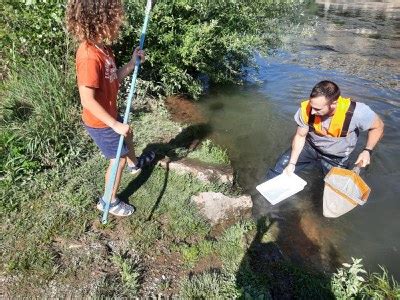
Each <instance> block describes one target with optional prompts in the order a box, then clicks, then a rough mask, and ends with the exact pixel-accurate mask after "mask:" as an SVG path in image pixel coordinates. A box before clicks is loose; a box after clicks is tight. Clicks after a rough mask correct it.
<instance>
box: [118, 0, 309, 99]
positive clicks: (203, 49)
mask: <svg viewBox="0 0 400 300" xmlns="http://www.w3.org/2000/svg"><path fill="white" fill-rule="evenodd" d="M302 2H303V1H291V0H286V1H285V0H284V1H272V0H254V1H245V0H233V1H192V0H174V1H169V0H161V1H157V3H156V5H155V7H154V8H153V12H152V15H151V22H150V24H149V28H148V32H147V36H146V46H145V48H146V50H147V53H148V62H146V63H145V65H144V69H143V70H142V73H141V78H143V79H145V80H148V81H151V82H152V89H153V91H158V92H162V93H163V94H166V95H170V94H174V93H187V94H188V95H190V96H193V97H197V96H198V95H199V94H200V93H201V92H202V90H203V87H202V82H201V78H203V79H205V80H209V81H210V82H211V83H226V82H234V83H237V82H240V80H241V78H242V75H243V67H244V66H249V65H251V64H252V61H253V53H254V51H259V52H262V53H266V52H267V51H268V49H269V48H270V47H276V46H278V45H279V44H280V42H281V37H282V36H283V31H286V32H287V30H288V27H289V22H288V21H287V20H294V22H295V23H296V22H297V21H298V17H299V16H300V15H301V14H299V10H300V9H301V3H302ZM125 5H126V12H127V13H126V15H127V26H126V28H125V30H124V32H123V34H122V37H121V39H120V41H119V42H118V43H117V44H116V45H115V50H116V54H117V58H118V60H120V61H121V60H122V61H126V60H128V59H129V57H130V55H131V53H132V49H133V47H134V45H135V44H136V45H137V37H138V36H139V30H140V24H141V23H142V18H143V10H144V7H143V5H144V3H143V1H140V0H127V1H125Z"/></svg>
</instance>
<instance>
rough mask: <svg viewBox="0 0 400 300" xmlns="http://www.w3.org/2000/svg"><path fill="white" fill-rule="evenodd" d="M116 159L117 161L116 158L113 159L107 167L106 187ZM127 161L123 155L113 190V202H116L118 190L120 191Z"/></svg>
mask: <svg viewBox="0 0 400 300" xmlns="http://www.w3.org/2000/svg"><path fill="white" fill-rule="evenodd" d="M114 161H115V159H111V160H110V164H109V165H108V168H107V172H106V178H105V184H106V185H105V186H106V187H107V184H108V180H109V178H110V174H111V168H112V165H113V163H114ZM125 163H126V157H121V159H120V160H119V166H118V170H117V174H116V176H115V182H114V188H113V191H112V194H111V202H114V201H115V199H116V195H117V191H118V188H119V185H120V183H121V174H122V171H123V170H124V167H125Z"/></svg>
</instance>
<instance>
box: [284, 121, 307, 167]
mask: <svg viewBox="0 0 400 300" xmlns="http://www.w3.org/2000/svg"><path fill="white" fill-rule="evenodd" d="M308 130H309V129H308V127H300V126H299V127H297V131H296V134H295V135H294V137H293V141H292V153H291V154H290V160H289V164H288V165H287V166H286V168H285V169H284V170H283V172H286V173H288V174H291V173H293V172H294V170H295V166H296V163H297V159H298V158H299V155H300V153H301V150H303V148H304V143H305V142H306V136H307V133H308Z"/></svg>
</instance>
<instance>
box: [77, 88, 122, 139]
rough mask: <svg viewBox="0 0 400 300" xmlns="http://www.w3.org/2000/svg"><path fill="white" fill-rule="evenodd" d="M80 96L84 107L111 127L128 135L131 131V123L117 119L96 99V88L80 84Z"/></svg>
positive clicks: (119, 132)
mask: <svg viewBox="0 0 400 300" xmlns="http://www.w3.org/2000/svg"><path fill="white" fill-rule="evenodd" d="M79 96H80V98H81V103H82V106H83V107H84V108H86V109H87V110H89V111H90V112H91V113H92V115H94V116H95V117H96V118H97V119H99V120H100V121H102V122H103V123H104V124H106V125H107V126H109V127H111V128H112V129H113V130H114V131H115V132H116V133H118V134H122V135H124V136H126V135H127V134H128V132H129V125H128V124H123V123H121V122H118V121H117V120H115V119H114V118H113V117H112V116H111V115H110V114H109V113H108V112H107V111H106V110H105V109H104V108H103V107H102V106H101V105H100V104H99V103H98V102H97V101H96V99H95V89H93V88H90V87H87V86H84V85H80V86H79Z"/></svg>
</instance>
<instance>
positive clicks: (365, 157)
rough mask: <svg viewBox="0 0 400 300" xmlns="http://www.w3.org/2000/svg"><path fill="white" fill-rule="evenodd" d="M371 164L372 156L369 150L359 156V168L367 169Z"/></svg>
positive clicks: (357, 163)
mask: <svg viewBox="0 0 400 300" xmlns="http://www.w3.org/2000/svg"><path fill="white" fill-rule="evenodd" d="M370 162H371V154H369V152H368V151H367V150H364V151H362V152H361V153H360V155H359V156H358V158H357V160H356V162H355V163H354V164H355V165H357V166H359V167H360V168H365V167H366V166H368V165H369V163H370Z"/></svg>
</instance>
